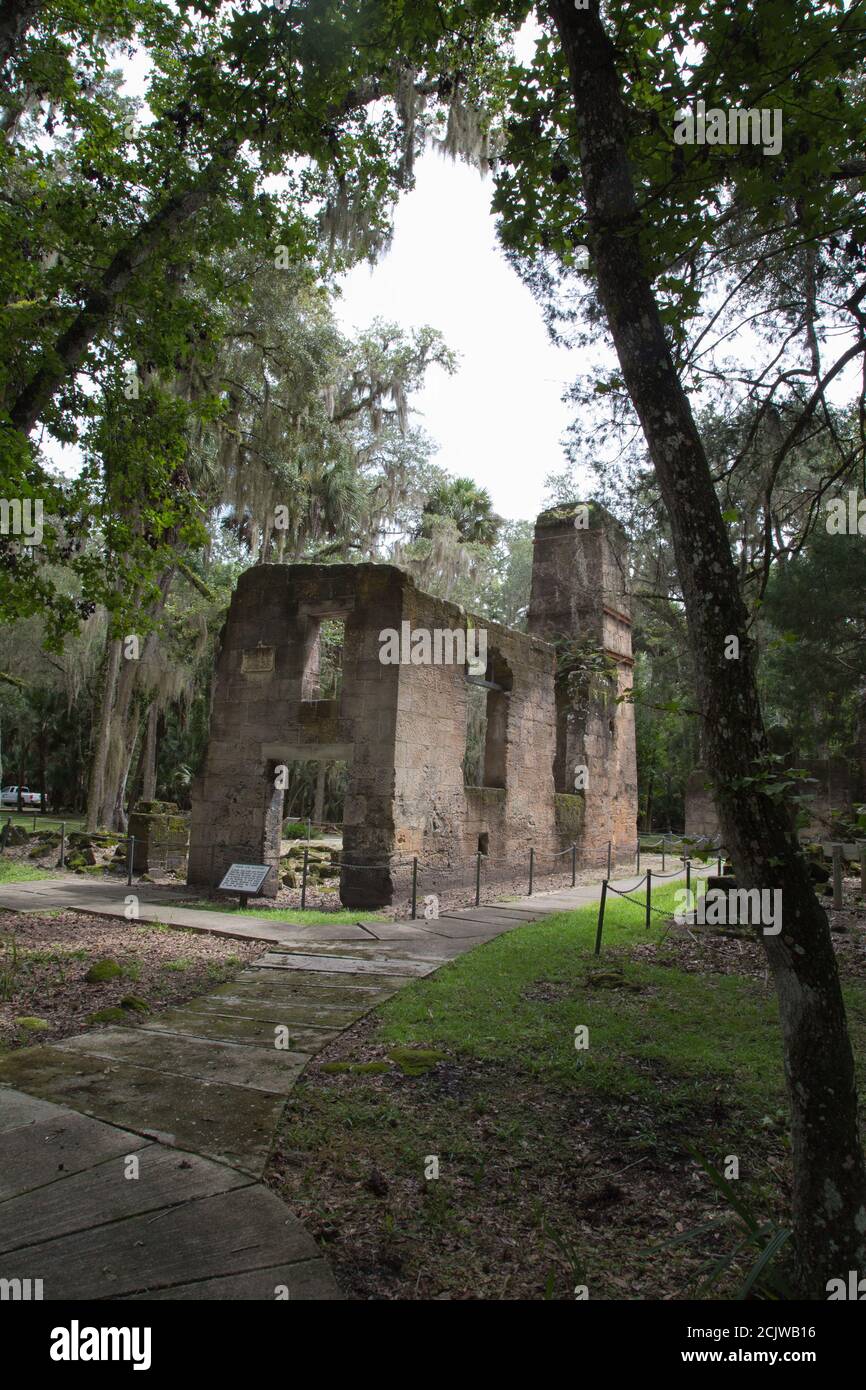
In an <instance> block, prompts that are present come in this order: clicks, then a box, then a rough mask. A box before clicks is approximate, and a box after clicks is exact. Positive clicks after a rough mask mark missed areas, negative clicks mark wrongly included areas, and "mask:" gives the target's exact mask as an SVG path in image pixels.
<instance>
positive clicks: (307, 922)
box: [178, 899, 386, 927]
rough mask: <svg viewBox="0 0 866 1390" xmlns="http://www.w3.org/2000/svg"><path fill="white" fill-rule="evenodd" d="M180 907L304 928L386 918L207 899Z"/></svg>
mask: <svg viewBox="0 0 866 1390" xmlns="http://www.w3.org/2000/svg"><path fill="white" fill-rule="evenodd" d="M178 906H179V907H180V906H183V907H195V908H201V909H203V910H205V911H207V912H229V913H231V914H232V915H233V916H237V917H270V918H273V920H274V921H275V922H296V923H297V924H298V925H299V926H302V927H322V926H329V927H337V926H342V925H345V923H347V922H350V923H351V922H359V921H363V922H383V921H385V920H386V919H385V918H384V917H377V916H375V914H374V915H370V914H369V913H368V914H367V915H365V914H364V913H363V912H361V911H359V910H358V911H353V910H351V909H350V908H341V909H340V911H339V912H316V911H313V910H310V911H309V912H307V911H304V912H301V911H300V909H299V908H298V909H296V908H294V907H235V906H234V905H233V904H232V903H228V902H211V901H210V899H205V900H203V901H201V902H184V903H182V904H181V903H179V904H178Z"/></svg>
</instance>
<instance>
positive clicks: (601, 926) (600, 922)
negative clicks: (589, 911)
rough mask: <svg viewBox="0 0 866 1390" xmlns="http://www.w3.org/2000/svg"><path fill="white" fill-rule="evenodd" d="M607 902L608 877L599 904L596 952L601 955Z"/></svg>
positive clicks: (603, 884) (602, 888)
mask: <svg viewBox="0 0 866 1390" xmlns="http://www.w3.org/2000/svg"><path fill="white" fill-rule="evenodd" d="M606 902H607V879H604V880H603V881H602V885H601V898H600V900H599V904H598V927H597V928H596V932H595V954H596V955H597V956H600V955H601V934H602V932H603V931H604V905H605V903H606Z"/></svg>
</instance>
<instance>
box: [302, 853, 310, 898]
mask: <svg viewBox="0 0 866 1390" xmlns="http://www.w3.org/2000/svg"><path fill="white" fill-rule="evenodd" d="M309 861H310V849H309V845H304V869H303V876H302V878H301V911H302V912H303V911H304V908H305V907H306V906H307V865H308V863H309Z"/></svg>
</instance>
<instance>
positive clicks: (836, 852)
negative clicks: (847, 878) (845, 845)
mask: <svg viewBox="0 0 866 1390" xmlns="http://www.w3.org/2000/svg"><path fill="white" fill-rule="evenodd" d="M833 906H834V907H837V908H838V907H841V906H842V846H841V845H834V846H833Z"/></svg>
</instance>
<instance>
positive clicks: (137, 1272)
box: [0, 1183, 339, 1301]
mask: <svg viewBox="0 0 866 1390" xmlns="http://www.w3.org/2000/svg"><path fill="white" fill-rule="evenodd" d="M301 1261H306V1262H308V1263H311V1264H313V1266H314V1284H315V1285H317V1286H318V1287H317V1288H316V1291H315V1293H313V1294H312V1296H315V1297H323V1296H324V1297H338V1296H339V1295H338V1292H337V1290H336V1287H335V1285H334V1281H333V1277H332V1276H331V1275H330V1273H329V1272H328V1270H327V1267H326V1266H325V1262H324V1261H323V1260H322V1259H321V1258H320V1257H319V1254H318V1250H317V1248H316V1245H315V1242H314V1241H313V1239H312V1237H311V1236H309V1235H308V1234H307V1233H306V1231H305V1230H304V1229H303V1227H302V1226H301V1225H300V1223H299V1222H298V1221H296V1220H295V1219H294V1217H292V1216H291V1214H290V1213H289V1211H288V1210H287V1208H286V1206H285V1204H284V1203H283V1202H281V1201H280V1199H279V1198H278V1197H275V1196H274V1195H273V1193H271V1192H267V1191H266V1190H265V1189H264V1188H263V1187H260V1186H259V1185H258V1184H257V1183H256V1184H251V1185H250V1186H248V1187H242V1188H239V1189H236V1190H235V1191H232V1192H224V1193H220V1194H218V1195H216V1196H209V1197H201V1198H196V1199H194V1200H192V1201H187V1200H181V1201H180V1202H179V1203H178V1204H175V1205H173V1206H167V1207H164V1208H163V1209H162V1211H161V1212H160V1213H158V1215H156V1216H155V1215H154V1213H153V1211H148V1212H146V1213H144V1214H141V1215H136V1216H131V1217H128V1218H126V1219H123V1220H119V1221H109V1222H105V1221H101V1222H100V1223H99V1224H98V1225H96V1226H93V1227H91V1228H90V1229H89V1230H82V1231H77V1232H74V1233H73V1234H70V1235H61V1236H58V1237H56V1238H54V1239H53V1240H46V1241H41V1242H39V1243H34V1244H31V1245H26V1246H22V1247H19V1248H17V1249H15V1250H13V1251H11V1252H8V1253H4V1254H3V1255H0V1277H6V1278H9V1277H15V1276H16V1275H17V1276H18V1277H25V1276H26V1273H27V1271H33V1272H34V1275H33V1277H38V1278H41V1279H42V1280H43V1281H44V1296H45V1298H46V1299H72V1300H75V1301H79V1300H82V1299H84V1300H87V1299H101V1298H118V1297H122V1296H123V1295H129V1294H147V1293H149V1292H150V1291H151V1290H154V1289H156V1290H160V1289H161V1290H169V1289H171V1287H172V1286H173V1285H178V1284H181V1285H183V1284H190V1283H192V1282H196V1281H201V1280H204V1279H208V1278H213V1277H215V1276H223V1277H224V1276H226V1275H233V1274H234V1275H237V1274H244V1273H249V1272H251V1271H255V1270H262V1269H268V1270H270V1269H272V1268H273V1267H274V1266H277V1265H282V1266H284V1267H287V1268H288V1270H289V1271H290V1270H291V1268H292V1266H293V1265H297V1264H298V1263H299V1262H301ZM37 1272H38V1273H37ZM305 1273H306V1277H307V1281H308V1285H307V1286H308V1290H309V1289H310V1283H309V1280H310V1271H309V1270H307V1271H305ZM280 1282H284V1281H280ZM270 1296H271V1298H274V1289H273V1286H271V1292H270ZM310 1296H311V1292H308V1293H307V1297H310Z"/></svg>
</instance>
